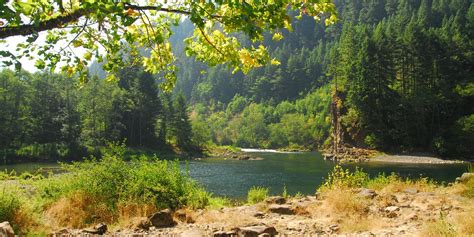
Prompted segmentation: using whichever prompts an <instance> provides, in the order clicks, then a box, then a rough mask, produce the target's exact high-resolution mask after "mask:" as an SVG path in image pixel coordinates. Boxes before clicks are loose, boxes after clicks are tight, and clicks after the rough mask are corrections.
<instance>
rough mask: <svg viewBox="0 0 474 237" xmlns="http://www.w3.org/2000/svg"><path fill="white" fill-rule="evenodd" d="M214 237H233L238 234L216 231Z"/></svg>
mask: <svg viewBox="0 0 474 237" xmlns="http://www.w3.org/2000/svg"><path fill="white" fill-rule="evenodd" d="M212 236H214V237H232V236H237V232H235V231H223V230H222V231H216V232H214V233H213V234H212Z"/></svg>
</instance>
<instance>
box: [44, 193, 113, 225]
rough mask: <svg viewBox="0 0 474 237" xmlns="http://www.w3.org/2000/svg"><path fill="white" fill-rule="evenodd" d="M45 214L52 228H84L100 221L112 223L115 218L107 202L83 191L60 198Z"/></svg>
mask: <svg viewBox="0 0 474 237" xmlns="http://www.w3.org/2000/svg"><path fill="white" fill-rule="evenodd" d="M45 215H46V219H47V220H49V222H50V223H49V225H50V226H51V227H52V228H60V227H69V228H83V227H86V226H88V225H91V224H94V223H99V222H105V223H110V222H112V220H113V219H114V218H113V213H111V212H110V211H109V210H108V208H107V206H106V205H105V202H100V201H98V200H94V199H93V198H91V197H90V196H88V195H85V194H83V193H75V194H73V195H71V196H69V197H63V198H61V199H59V200H58V201H56V202H55V203H53V204H52V205H51V206H50V207H49V208H48V209H47V210H46V213H45Z"/></svg>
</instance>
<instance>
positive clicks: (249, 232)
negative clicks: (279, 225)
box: [237, 225, 278, 237]
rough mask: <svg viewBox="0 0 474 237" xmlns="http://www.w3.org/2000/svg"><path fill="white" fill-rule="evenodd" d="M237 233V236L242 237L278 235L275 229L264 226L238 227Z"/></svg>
mask: <svg viewBox="0 0 474 237" xmlns="http://www.w3.org/2000/svg"><path fill="white" fill-rule="evenodd" d="M237 233H238V234H239V236H244V237H253V236H259V235H263V234H267V235H269V236H275V235H277V234H278V232H277V231H276V229H275V227H272V226H266V225H256V226H246V227H239V228H237Z"/></svg>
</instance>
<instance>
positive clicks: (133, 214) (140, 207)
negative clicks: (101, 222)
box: [117, 202, 158, 227]
mask: <svg viewBox="0 0 474 237" xmlns="http://www.w3.org/2000/svg"><path fill="white" fill-rule="evenodd" d="M157 211H158V209H157V208H156V206H155V205H153V204H150V203H148V204H139V203H130V202H127V203H119V205H118V222H117V226H120V227H126V226H129V225H130V223H133V221H132V220H134V219H136V218H137V217H147V216H149V215H151V214H153V213H155V212H157Z"/></svg>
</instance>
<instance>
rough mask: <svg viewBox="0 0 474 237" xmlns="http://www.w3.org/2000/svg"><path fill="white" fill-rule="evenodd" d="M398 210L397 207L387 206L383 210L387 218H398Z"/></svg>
mask: <svg viewBox="0 0 474 237" xmlns="http://www.w3.org/2000/svg"><path fill="white" fill-rule="evenodd" d="M398 210H400V208H399V207H397V206H389V207H386V208H385V212H386V213H387V217H388V218H395V217H397V216H398V213H397V211H398Z"/></svg>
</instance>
